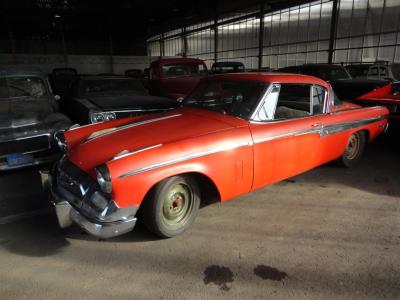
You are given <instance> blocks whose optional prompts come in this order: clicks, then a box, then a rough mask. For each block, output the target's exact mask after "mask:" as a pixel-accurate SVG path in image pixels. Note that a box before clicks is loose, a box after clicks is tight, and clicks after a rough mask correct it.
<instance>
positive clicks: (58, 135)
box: [54, 130, 67, 151]
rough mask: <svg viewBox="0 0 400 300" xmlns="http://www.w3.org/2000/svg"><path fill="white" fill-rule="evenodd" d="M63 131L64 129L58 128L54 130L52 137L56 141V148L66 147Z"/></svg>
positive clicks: (62, 149) (63, 148)
mask: <svg viewBox="0 0 400 300" xmlns="http://www.w3.org/2000/svg"><path fill="white" fill-rule="evenodd" d="M64 131H65V130H59V131H56V133H55V134H54V139H55V140H56V142H57V146H58V148H60V150H61V151H65V149H67V143H66V142H65V137H64Z"/></svg>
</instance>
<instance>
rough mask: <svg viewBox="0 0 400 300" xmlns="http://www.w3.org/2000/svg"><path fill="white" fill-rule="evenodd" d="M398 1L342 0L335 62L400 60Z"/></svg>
mask: <svg viewBox="0 0 400 300" xmlns="http://www.w3.org/2000/svg"><path fill="white" fill-rule="evenodd" d="M399 19H400V3H399V1H398V0H341V1H339V8H338V25H337V34H336V41H335V52H334V62H338V63H341V62H344V63H352V62H375V61H376V60H385V61H390V62H393V61H398V60H399V54H398V53H399V52H400V39H399V30H400V20H399Z"/></svg>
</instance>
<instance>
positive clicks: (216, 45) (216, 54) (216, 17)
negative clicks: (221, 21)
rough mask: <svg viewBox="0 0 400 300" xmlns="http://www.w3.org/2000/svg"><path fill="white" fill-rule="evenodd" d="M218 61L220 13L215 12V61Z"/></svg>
mask: <svg viewBox="0 0 400 300" xmlns="http://www.w3.org/2000/svg"><path fill="white" fill-rule="evenodd" d="M217 61H218V13H217V12H215V18H214V62H217Z"/></svg>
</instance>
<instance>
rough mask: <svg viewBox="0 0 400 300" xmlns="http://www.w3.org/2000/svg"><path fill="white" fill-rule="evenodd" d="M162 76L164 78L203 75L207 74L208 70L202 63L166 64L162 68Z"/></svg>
mask: <svg viewBox="0 0 400 300" xmlns="http://www.w3.org/2000/svg"><path fill="white" fill-rule="evenodd" d="M162 74H163V76H164V77H176V76H188V75H202V74H206V68H205V67H204V65H203V64H200V63H190V64H189V63H179V64H165V65H163V66H162Z"/></svg>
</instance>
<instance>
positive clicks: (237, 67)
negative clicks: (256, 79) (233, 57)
mask: <svg viewBox="0 0 400 300" xmlns="http://www.w3.org/2000/svg"><path fill="white" fill-rule="evenodd" d="M212 70H213V71H214V72H222V73H228V72H235V71H244V66H241V65H214V66H213V67H212Z"/></svg>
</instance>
